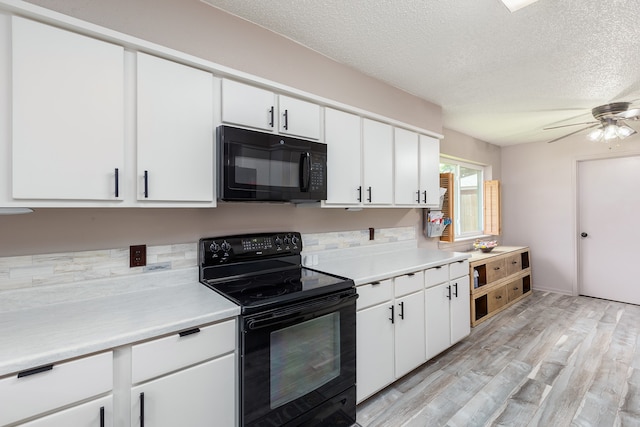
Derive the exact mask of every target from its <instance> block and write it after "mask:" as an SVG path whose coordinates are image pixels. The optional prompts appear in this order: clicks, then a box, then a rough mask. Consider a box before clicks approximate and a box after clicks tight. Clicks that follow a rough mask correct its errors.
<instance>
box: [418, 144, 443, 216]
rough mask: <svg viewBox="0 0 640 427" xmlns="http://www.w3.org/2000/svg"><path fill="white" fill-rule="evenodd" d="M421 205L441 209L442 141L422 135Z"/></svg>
mask: <svg viewBox="0 0 640 427" xmlns="http://www.w3.org/2000/svg"><path fill="white" fill-rule="evenodd" d="M420 203H422V204H424V207H435V208H438V207H440V140H438V139H436V138H432V137H430V136H426V135H420Z"/></svg>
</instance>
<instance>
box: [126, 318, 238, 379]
mask: <svg viewBox="0 0 640 427" xmlns="http://www.w3.org/2000/svg"><path fill="white" fill-rule="evenodd" d="M198 329H199V332H196V331H198ZM236 334H237V331H236V320H235V319H232V320H227V321H225V322H222V323H216V324H215V325H210V326H206V327H203V328H193V329H190V330H187V331H183V332H182V333H176V334H174V335H170V336H168V337H165V338H160V339H157V340H153V341H149V342H145V343H142V344H136V345H134V346H133V347H132V352H131V380H132V382H133V383H134V384H136V383H139V382H141V381H145V380H148V379H151V378H155V377H158V376H160V375H164V374H166V373H168V372H172V371H175V370H177V369H180V368H184V367H185V366H189V365H193V364H195V363H198V362H201V361H203V360H206V359H211V358H213V357H216V356H219V355H221V354H225V353H228V352H231V351H234V350H235V348H236ZM181 335H182V336H181Z"/></svg>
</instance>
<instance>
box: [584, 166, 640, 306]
mask: <svg viewBox="0 0 640 427" xmlns="http://www.w3.org/2000/svg"><path fill="white" fill-rule="evenodd" d="M577 193H578V222H577V223H578V230H577V236H576V239H577V240H578V253H579V279H578V291H579V293H580V294H581V295H587V296H592V297H597V298H604V299H610V300H615V301H622V302H628V303H632V304H640V287H639V286H638V284H637V276H638V272H637V271H636V263H637V262H638V256H637V252H638V250H637V248H638V242H640V225H639V224H638V213H639V212H640V156H630V157H618V158H608V159H598V160H588V161H581V162H578V190H577ZM582 235H584V237H581V236H582Z"/></svg>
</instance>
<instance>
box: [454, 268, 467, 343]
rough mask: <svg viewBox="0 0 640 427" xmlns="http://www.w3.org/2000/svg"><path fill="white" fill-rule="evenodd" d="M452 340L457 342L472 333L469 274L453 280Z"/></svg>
mask: <svg viewBox="0 0 640 427" xmlns="http://www.w3.org/2000/svg"><path fill="white" fill-rule="evenodd" d="M449 285H450V286H451V290H452V292H451V342H450V344H452V345H453V344H455V343H457V342H458V341H460V340H461V339H462V338H464V337H466V336H467V335H469V334H470V333H471V325H470V323H469V318H470V316H471V313H470V311H471V306H470V299H471V295H470V289H469V276H463V277H460V278H458V279H456V280H453V281H451V283H450V284H449Z"/></svg>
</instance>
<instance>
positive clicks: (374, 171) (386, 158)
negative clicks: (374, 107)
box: [328, 119, 393, 205]
mask: <svg viewBox="0 0 640 427" xmlns="http://www.w3.org/2000/svg"><path fill="white" fill-rule="evenodd" d="M362 158H363V169H364V171H363V172H364V173H363V181H362V182H363V189H362V199H363V201H364V203H365V204H373V205H390V204H392V203H393V128H392V126H391V125H388V124H386V123H381V122H377V121H374V120H369V119H363V121H362ZM330 167H333V166H331V165H328V168H330Z"/></svg>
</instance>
